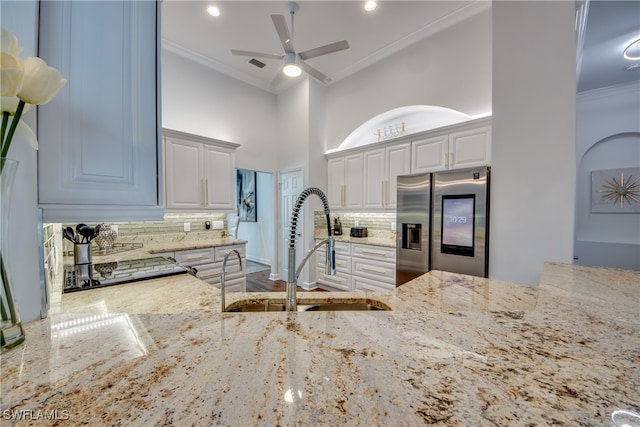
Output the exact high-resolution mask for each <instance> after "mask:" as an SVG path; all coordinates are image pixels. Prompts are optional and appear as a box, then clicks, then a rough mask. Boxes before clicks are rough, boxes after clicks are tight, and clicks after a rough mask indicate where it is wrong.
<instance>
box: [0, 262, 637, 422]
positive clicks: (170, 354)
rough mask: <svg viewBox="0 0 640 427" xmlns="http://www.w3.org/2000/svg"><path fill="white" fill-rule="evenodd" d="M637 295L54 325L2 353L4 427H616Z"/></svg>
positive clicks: (470, 286)
mask: <svg viewBox="0 0 640 427" xmlns="http://www.w3.org/2000/svg"><path fill="white" fill-rule="evenodd" d="M639 283H640V273H639V272H633V271H624V270H610V269H597V268H586V267H578V266H573V265H566V264H546V265H545V268H544V271H543V275H542V278H541V282H540V286H537V287H532V286H522V285H516V284H511V283H506V282H500V281H496V280H490V279H482V278H474V277H469V276H464V275H458V274H451V273H443V272H438V271H433V272H430V273H427V274H425V275H423V276H421V277H419V278H417V279H415V280H413V281H411V282H409V283H407V284H405V285H403V286H401V287H400V288H398V289H397V290H395V291H393V292H391V293H368V294H366V295H363V294H356V293H353V294H338V293H336V294H332V293H325V294H324V297H323V295H322V293H310V294H308V295H307V294H305V295H302V294H299V296H300V297H301V298H302V299H304V298H307V299H313V298H319V299H321V298H335V297H340V296H342V297H346V298H353V299H356V298H370V299H374V300H379V301H381V302H384V303H385V304H387V305H388V306H390V307H391V308H392V309H393V311H382V312H300V313H297V312H296V313H283V312H279V313H274V312H272V313H219V312H215V311H216V310H211V311H210V312H207V311H206V310H198V309H197V308H194V307H189V306H185V310H184V311H185V312H184V313H174V314H155V313H146V314H143V313H142V312H138V313H135V311H136V310H134V312H128V313H124V312H118V311H113V310H112V309H111V308H109V307H106V310H104V311H103V312H101V314H97V313H95V312H93V314H84V313H60V314H54V315H51V316H50V317H49V318H48V319H46V320H44V321H38V322H33V323H30V324H28V325H27V328H26V333H27V340H26V342H25V343H24V344H23V345H21V346H20V347H18V348H15V349H13V350H11V351H9V352H8V353H5V354H3V355H2V385H1V391H2V394H1V396H2V417H3V418H4V419H7V418H8V417H10V416H11V415H12V414H14V415H15V416H16V417H22V421H20V422H12V423H11V425H54V424H55V425H63V426H67V425H80V424H86V425H92V426H95V425H123V426H131V425H133V426H154V425H195V426H210V425H229V426H250V425H258V426H262V425H264V426H275V425H283V426H285V425H305V426H310V425H347V426H357V425H359V426H375V425H381V426H420V425H441V426H529V425H536V426H537V425H587V426H607V425H612V423H611V421H610V419H611V414H612V412H613V411H615V410H618V409H625V410H631V411H635V412H640V373H639V371H638V366H640V342H639V338H638V337H639V332H640V331H639V329H640V285H639ZM137 286H141V285H140V284H132V285H130V287H131V290H130V292H131V295H134V293H135V292H137V291H134V290H133V288H134V287H137ZM143 286H144V285H143ZM90 292H95V291H87V293H90ZM122 292H123V293H127V292H128V291H125V288H124V287H123V289H122ZM167 292H168V291H167ZM178 293H179V292H171V293H170V294H169V295H166V298H167V299H172V298H175V297H176V296H177V294H178ZM231 296H233V298H230V299H229V300H228V301H229V304H234V303H235V301H236V300H238V299H239V298H245V297H251V298H253V300H255V301H260V300H261V299H264V298H270V299H274V298H276V299H277V298H281V297H282V296H283V295H282V294H281V293H279V294H258V295H238V294H230V297H231ZM197 297H198V296H197V295H194V298H197ZM154 298H155V297H154ZM214 298H215V297H214ZM211 302H214V301H213V300H212V301H211ZM208 308H209V306H208V305H207V307H206V309H208ZM150 310H151V309H150ZM218 310H219V309H218ZM36 417H40V418H41V419H48V420H51V419H52V418H55V417H57V418H58V421H57V422H56V421H48V422H46V423H43V422H42V421H41V420H37V419H36ZM25 418H27V419H25Z"/></svg>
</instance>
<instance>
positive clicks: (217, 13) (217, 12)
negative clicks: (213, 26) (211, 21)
mask: <svg viewBox="0 0 640 427" xmlns="http://www.w3.org/2000/svg"><path fill="white" fill-rule="evenodd" d="M207 13H208V14H209V15H211V16H220V9H218V8H217V7H215V6H209V7H208V8H207Z"/></svg>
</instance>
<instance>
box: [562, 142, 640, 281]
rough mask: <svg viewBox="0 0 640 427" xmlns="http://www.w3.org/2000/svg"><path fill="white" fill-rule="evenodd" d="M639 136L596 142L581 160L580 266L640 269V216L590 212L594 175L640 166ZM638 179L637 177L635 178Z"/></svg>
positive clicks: (578, 180)
mask: <svg viewBox="0 0 640 427" xmlns="http://www.w3.org/2000/svg"><path fill="white" fill-rule="evenodd" d="M639 163H640V132H621V133H616V134H613V135H610V136H607V137H605V138H602V139H600V140H599V141H596V142H594V143H593V144H592V145H591V146H590V147H589V148H588V149H587V151H586V152H585V153H584V154H583V155H582V157H581V158H579V159H578V164H577V174H576V230H575V231H576V233H575V254H576V256H577V257H578V260H577V261H576V263H577V264H583V265H600V266H604V267H619V268H631V269H639V268H640V257H639V256H638V254H640V241H639V240H640V214H638V213H598V212H592V209H591V197H592V195H591V190H592V189H591V184H592V183H591V173H592V172H593V171H598V170H611V169H622V168H637V167H638V166H640V164H639ZM636 178H637V177H636Z"/></svg>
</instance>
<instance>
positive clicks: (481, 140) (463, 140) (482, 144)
mask: <svg viewBox="0 0 640 427" xmlns="http://www.w3.org/2000/svg"><path fill="white" fill-rule="evenodd" d="M449 151H450V152H451V154H450V162H449V167H450V168H466V167H472V166H485V165H489V164H490V162H491V126H483V127H480V128H476V129H471V130H466V131H460V132H453V133H451V134H449Z"/></svg>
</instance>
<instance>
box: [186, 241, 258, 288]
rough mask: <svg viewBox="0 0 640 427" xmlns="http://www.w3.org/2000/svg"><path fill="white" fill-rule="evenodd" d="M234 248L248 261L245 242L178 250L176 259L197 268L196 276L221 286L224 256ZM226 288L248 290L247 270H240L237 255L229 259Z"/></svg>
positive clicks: (187, 265) (243, 259)
mask: <svg viewBox="0 0 640 427" xmlns="http://www.w3.org/2000/svg"><path fill="white" fill-rule="evenodd" d="M234 249H235V250H237V251H238V252H239V253H240V257H241V258H242V262H243V264H244V263H245V262H246V245H245V244H240V245H228V246H216V247H213V248H202V249H191V250H186V251H176V252H175V253H174V259H175V260H176V262H177V263H178V264H180V265H183V266H185V267H192V268H195V269H196V271H197V272H196V277H198V278H199V279H202V280H204V281H205V282H207V283H211V284H212V285H214V286H216V287H218V288H219V287H220V282H221V277H220V275H221V273H222V263H223V262H224V257H225V255H226V254H228V253H229V252H230V251H232V250H234ZM225 290H226V291H229V292H236V291H237V292H246V290H247V281H246V275H245V272H244V271H240V268H239V266H238V258H237V257H236V256H235V255H231V256H230V257H229V258H228V259H227V266H226V271H225Z"/></svg>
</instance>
